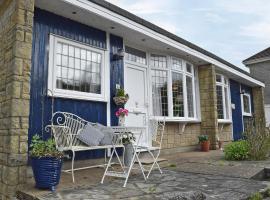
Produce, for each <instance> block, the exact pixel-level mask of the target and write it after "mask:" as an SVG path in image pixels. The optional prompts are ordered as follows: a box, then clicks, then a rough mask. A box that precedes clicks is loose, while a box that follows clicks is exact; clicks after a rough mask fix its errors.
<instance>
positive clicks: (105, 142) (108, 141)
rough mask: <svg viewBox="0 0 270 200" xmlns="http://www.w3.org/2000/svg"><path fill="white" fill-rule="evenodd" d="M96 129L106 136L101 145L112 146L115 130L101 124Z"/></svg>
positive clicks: (97, 124)
mask: <svg viewBox="0 0 270 200" xmlns="http://www.w3.org/2000/svg"><path fill="white" fill-rule="evenodd" d="M95 127H96V128H97V129H98V130H100V131H101V132H102V133H103V134H104V137H103V138H102V140H101V141H100V145H111V144H112V140H113V130H112V129H111V128H110V127H107V126H103V125H102V124H99V123H96V125H95Z"/></svg>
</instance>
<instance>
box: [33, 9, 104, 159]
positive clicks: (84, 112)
mask: <svg viewBox="0 0 270 200" xmlns="http://www.w3.org/2000/svg"><path fill="white" fill-rule="evenodd" d="M49 34H56V35H59V36H63V37H66V38H69V39H72V40H75V41H78V42H83V43H86V44H89V45H91V46H95V47H99V48H106V33H105V32H104V31H100V30H98V29H95V28H91V27H88V26H85V25H82V24H79V23H76V22H74V21H71V20H69V19H66V18H63V17H60V16H57V15H55V14H52V13H49V12H47V11H43V10H40V9H37V8H36V9H35V16H34V29H33V51H32V58H33V62H32V71H31V74H32V77H31V101H30V104H31V107H30V122H29V141H30V140H31V138H32V136H33V135H34V134H42V133H43V135H44V136H45V137H46V136H48V135H49V134H44V133H45V132H44V127H45V126H46V125H48V124H50V121H49V120H50V118H51V114H52V107H51V106H52V105H51V104H52V99H51V98H50V97H48V96H47V83H48V53H49V51H48V45H49ZM53 111H54V112H55V111H66V112H71V113H74V114H76V115H78V116H80V117H82V118H84V119H86V120H88V121H91V122H99V123H102V124H105V125H106V124H107V117H106V116H107V105H106V103H105V102H93V101H83V100H74V99H64V98H55V99H54V110H53ZM101 154H102V155H103V153H102V152H100V151H97V152H94V153H93V154H91V153H88V154H83V155H84V156H85V157H86V155H88V156H90V157H93V156H100V155H101ZM83 155H82V157H84V156H83ZM88 156H87V157H88Z"/></svg>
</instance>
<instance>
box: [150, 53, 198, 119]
mask: <svg viewBox="0 0 270 200" xmlns="http://www.w3.org/2000/svg"><path fill="white" fill-rule="evenodd" d="M150 69H151V85H152V86H151V89H152V111H153V115H154V116H163V117H168V118H172V119H188V118H190V119H194V118H196V109H195V89H194V88H195V86H194V84H195V81H194V67H193V65H191V64H190V63H187V62H185V61H184V60H182V59H180V58H176V57H167V56H163V55H156V54H151V56H150Z"/></svg>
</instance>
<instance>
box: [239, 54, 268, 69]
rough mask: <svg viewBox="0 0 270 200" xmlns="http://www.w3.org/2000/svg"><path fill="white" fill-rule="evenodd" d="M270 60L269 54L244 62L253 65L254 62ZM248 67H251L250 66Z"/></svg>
mask: <svg viewBox="0 0 270 200" xmlns="http://www.w3.org/2000/svg"><path fill="white" fill-rule="evenodd" d="M269 60H270V56H267V57H264V58H257V59H252V60H248V61H245V62H243V64H244V65H252V64H256V63H261V62H266V61H269ZM248 67H250V66H248ZM251 67H252V66H251Z"/></svg>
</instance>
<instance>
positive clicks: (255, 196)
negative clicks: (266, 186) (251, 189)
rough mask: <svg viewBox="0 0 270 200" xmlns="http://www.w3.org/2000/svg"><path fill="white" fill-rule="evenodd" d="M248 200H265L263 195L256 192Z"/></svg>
mask: <svg viewBox="0 0 270 200" xmlns="http://www.w3.org/2000/svg"><path fill="white" fill-rule="evenodd" d="M248 200H263V196H262V194H261V193H259V192H256V193H254V194H252V195H251V196H250V197H249V198H248Z"/></svg>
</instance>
